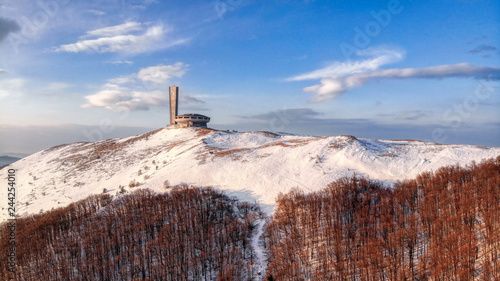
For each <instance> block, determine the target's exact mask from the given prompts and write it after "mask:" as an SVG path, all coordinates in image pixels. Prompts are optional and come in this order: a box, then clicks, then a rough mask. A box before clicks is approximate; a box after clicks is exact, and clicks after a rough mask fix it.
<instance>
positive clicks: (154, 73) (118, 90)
mask: <svg viewBox="0 0 500 281" xmlns="http://www.w3.org/2000/svg"><path fill="white" fill-rule="evenodd" d="M187 67H188V65H186V64H184V63H182V62H177V63H175V64H172V65H157V66H151V67H147V68H143V69H141V70H140V71H139V72H138V73H134V74H131V75H129V76H124V77H118V78H114V79H110V80H108V83H106V84H105V85H103V86H102V89H101V91H99V92H97V93H96V94H94V95H89V96H86V97H85V98H86V99H87V101H88V103H86V104H84V105H82V107H83V108H89V107H102V108H105V109H108V110H118V111H124V110H128V111H134V110H149V108H150V107H151V106H166V105H167V104H168V96H167V94H166V93H167V92H168V85H169V83H172V79H174V78H180V77H182V76H183V75H184V74H185V73H186V69H187ZM185 96H186V97H187V98H188V99H187V100H186V102H188V103H189V102H191V103H203V102H202V101H200V100H198V99H196V98H191V97H190V96H188V95H185ZM190 98H191V99H190Z"/></svg>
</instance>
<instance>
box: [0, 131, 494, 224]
mask: <svg viewBox="0 0 500 281" xmlns="http://www.w3.org/2000/svg"><path fill="white" fill-rule="evenodd" d="M498 155H500V148H496V147H479V146H475V145H443V144H436V143H431V142H425V141H418V140H374V139H362V138H356V137H354V136H323V137H314V136H298V135H290V134H276V133H271V132H262V131H256V132H235V131H220V130H214V129H200V128H182V129H167V128H160V129H157V130H154V131H151V132H148V133H146V134H142V135H137V136H131V137H126V138H116V139H108V140H103V141H98V142H94V143H86V142H77V143H72V144H64V145H58V146H54V147H51V148H48V149H45V150H42V151H40V152H38V153H35V154H32V155H30V156H28V157H26V158H23V159H21V160H19V161H17V162H15V163H13V164H12V165H10V166H9V168H13V169H16V176H17V178H16V184H17V186H16V190H17V192H18V193H17V195H16V202H17V207H18V209H19V210H18V214H20V215H23V214H29V213H38V212H40V211H43V210H49V209H51V208H54V207H60V206H66V205H68V204H69V203H71V202H74V201H77V200H80V199H83V198H86V197H87V196H88V195H91V194H98V193H102V192H103V190H104V189H106V191H107V192H111V194H112V195H115V194H116V193H117V192H119V191H120V189H124V190H132V189H134V188H137V187H136V186H138V187H148V188H150V189H152V190H156V191H164V190H165V188H164V185H165V184H166V183H165V181H168V183H169V185H179V184H188V185H196V186H213V187H215V188H218V189H220V190H224V191H225V192H227V193H228V194H230V195H236V196H238V197H239V198H240V199H242V200H244V201H251V202H258V203H261V205H262V206H263V208H264V210H265V211H266V212H272V210H273V208H274V200H275V198H276V196H277V195H278V194H279V193H280V192H287V191H289V190H290V189H292V188H294V187H298V188H300V189H303V190H304V191H314V190H318V189H321V188H323V187H325V186H326V185H327V184H328V183H330V182H332V181H334V180H337V179H339V178H342V177H345V176H352V175H353V174H357V175H365V176H368V177H370V178H372V179H376V180H380V181H383V182H386V183H388V184H390V183H393V182H395V181H398V180H403V179H409V178H411V177H413V176H416V175H417V174H419V173H421V172H424V171H431V170H436V169H438V168H439V167H441V166H445V165H454V164H459V165H466V164H468V163H471V162H472V161H481V160H482V159H487V158H492V157H496V156H498ZM7 170H8V169H7V168H4V169H2V170H0V179H1V180H0V183H1V184H2V186H6V182H4V181H5V180H6V179H7V177H6V175H7ZM0 193H1V194H2V196H5V197H6V196H7V194H5V193H6V189H1V191H0ZM5 197H4V198H5ZM6 211H7V210H6V208H5V207H3V209H2V214H1V215H2V217H1V219H2V220H4V219H5V218H6V215H7V214H6Z"/></svg>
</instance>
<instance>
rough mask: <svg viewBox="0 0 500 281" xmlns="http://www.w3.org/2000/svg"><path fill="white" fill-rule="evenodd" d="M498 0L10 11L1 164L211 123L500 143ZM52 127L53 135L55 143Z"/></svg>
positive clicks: (138, 0)
mask: <svg viewBox="0 0 500 281" xmlns="http://www.w3.org/2000/svg"><path fill="white" fill-rule="evenodd" d="M499 15H500V4H499V3H498V1H481V0H461V1H456V0H455V1H451V0H444V1H410V0H401V1H395V0H389V1H320V0H316V1H312V0H309V1H307V0H304V1H299V0H297V1H285V0H282V1H245V0H220V1H219V0H217V1H155V0H115V1H91V0H90V1H71V0H36V1H35V0H24V1H19V0H15V1H14V0H3V1H0V153H7V152H20V153H32V152H35V151H36V150H38V149H43V148H45V147H46V146H51V145H56V144H59V143H64V142H72V141H94V140H97V139H101V138H106V137H118V136H126V135H130V134H134V133H142V132H147V131H149V130H151V129H155V128H160V127H163V126H165V125H166V124H167V122H168V107H167V99H166V94H167V92H168V91H167V89H168V86H169V85H179V86H180V90H181V104H180V113H189V112H196V113H201V114H205V115H208V116H210V117H212V121H211V123H210V125H211V127H213V128H217V129H235V130H271V131H283V132H290V133H298V134H312V135H339V134H349V135H354V136H357V137H364V138H383V139H421V140H428V141H435V142H440V143H466V144H477V145H491V146H500V111H499V110H498V109H499V108H500V107H499V105H500V97H499V94H498V79H499V78H500V70H499V67H498V65H499V54H500V38H499V36H498V34H500V32H499V31H500V30H499V20H500V19H499V17H500V16H499ZM49 132H50V133H49Z"/></svg>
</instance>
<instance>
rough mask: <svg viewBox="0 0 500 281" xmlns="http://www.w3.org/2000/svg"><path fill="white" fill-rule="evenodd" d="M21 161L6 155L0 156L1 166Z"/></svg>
mask: <svg viewBox="0 0 500 281" xmlns="http://www.w3.org/2000/svg"><path fill="white" fill-rule="evenodd" d="M20 159H21V158H17V157H11V156H6V155H3V156H0V166H4V165H9V164H12V163H14V162H16V161H18V160H20Z"/></svg>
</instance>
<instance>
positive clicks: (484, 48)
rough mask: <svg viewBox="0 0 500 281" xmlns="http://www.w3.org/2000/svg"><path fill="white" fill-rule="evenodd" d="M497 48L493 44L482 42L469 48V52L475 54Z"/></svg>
mask: <svg viewBox="0 0 500 281" xmlns="http://www.w3.org/2000/svg"><path fill="white" fill-rule="evenodd" d="M497 50H498V49H497V48H496V47H495V46H491V45H486V44H482V45H479V46H477V47H475V48H474V49H472V50H470V51H469V54H473V55H475V54H480V53H489V52H494V51H497Z"/></svg>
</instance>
